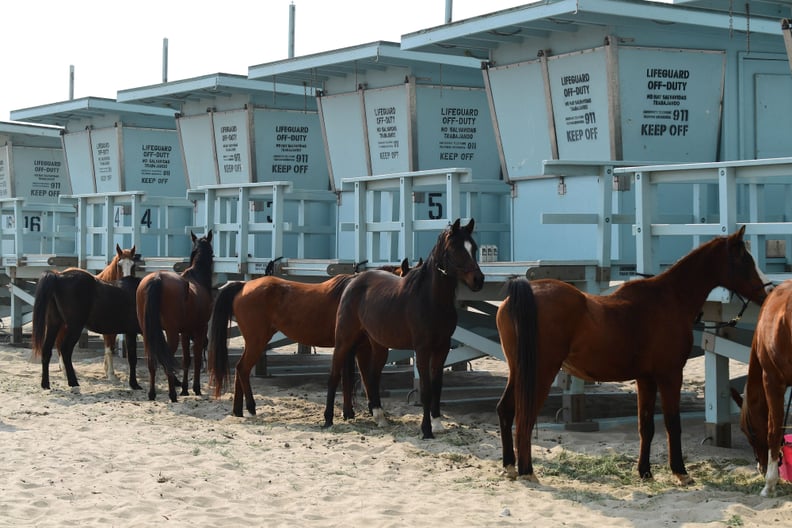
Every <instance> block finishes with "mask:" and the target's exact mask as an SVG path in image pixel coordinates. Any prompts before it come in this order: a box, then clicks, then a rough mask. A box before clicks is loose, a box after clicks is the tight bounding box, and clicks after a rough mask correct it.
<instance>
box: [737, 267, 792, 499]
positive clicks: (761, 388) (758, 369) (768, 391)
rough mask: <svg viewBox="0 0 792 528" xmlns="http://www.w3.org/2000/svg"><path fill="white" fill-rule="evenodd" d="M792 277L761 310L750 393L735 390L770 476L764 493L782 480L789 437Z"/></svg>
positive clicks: (759, 457)
mask: <svg viewBox="0 0 792 528" xmlns="http://www.w3.org/2000/svg"><path fill="white" fill-rule="evenodd" d="M790 315H792V281H790V280H787V281H785V282H783V283H781V284H780V285H778V286H776V287H775V288H774V289H773V291H772V292H770V295H768V296H767V299H765V302H764V304H763V305H762V309H761V310H760V311H759V320H758V321H757V323H756V330H755V331H754V335H753V342H752V343H751V355H750V358H749V360H748V377H747V379H746V382H745V398H742V397H741V396H740V395H739V393H737V391H735V390H734V389H732V396H733V397H734V399H735V401H736V402H737V404H738V405H739V406H740V409H741V410H740V428H741V429H742V431H743V433H745V436H746V437H747V438H748V442H749V443H750V444H751V447H752V448H753V451H754V455H755V456H756V462H757V469H758V470H759V471H760V472H761V473H763V474H764V475H765V486H764V488H763V489H762V491H761V495H762V496H763V497H768V496H772V495H773V494H774V493H775V488H776V484H778V465H779V462H780V460H779V452H780V448H781V443H782V440H783V431H782V426H783V425H784V421H785V420H784V393H785V392H786V388H787V387H788V386H790V385H792V322H791V321H790V319H789V318H790Z"/></svg>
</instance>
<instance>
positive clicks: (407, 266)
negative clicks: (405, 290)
mask: <svg viewBox="0 0 792 528" xmlns="http://www.w3.org/2000/svg"><path fill="white" fill-rule="evenodd" d="M409 271H410V261H409V260H407V259H406V258H405V259H404V260H402V261H401V274H402V277H403V276H405V275H407V272H409Z"/></svg>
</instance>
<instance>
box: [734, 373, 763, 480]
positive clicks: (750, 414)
mask: <svg viewBox="0 0 792 528" xmlns="http://www.w3.org/2000/svg"><path fill="white" fill-rule="evenodd" d="M746 389H747V385H746ZM731 397H732V399H733V400H734V402H735V403H736V404H737V406H738V407H739V408H740V429H741V430H742V432H743V434H745V437H746V438H747V439H748V443H749V444H751V449H753V452H754V456H755V457H756V469H757V470H758V471H759V472H760V473H761V474H762V475H764V474H765V473H767V459H768V445H767V409H764V412H762V409H759V408H758V407H757V406H755V405H753V406H752V405H750V403H749V402H750V400H749V399H748V398H747V394H746V397H745V398H743V397H742V395H741V394H740V393H739V392H737V390H736V389H735V388H734V387H732V388H731ZM760 397H761V398H764V396H763V395H762V396H760ZM752 407H757V408H752Z"/></svg>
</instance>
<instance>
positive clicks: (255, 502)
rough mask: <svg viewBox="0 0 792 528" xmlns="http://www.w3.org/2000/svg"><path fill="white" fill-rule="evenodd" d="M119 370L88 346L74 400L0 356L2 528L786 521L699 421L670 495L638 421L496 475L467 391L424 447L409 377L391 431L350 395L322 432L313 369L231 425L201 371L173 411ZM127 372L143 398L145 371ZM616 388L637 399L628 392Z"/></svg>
mask: <svg viewBox="0 0 792 528" xmlns="http://www.w3.org/2000/svg"><path fill="white" fill-rule="evenodd" d="M232 344H233V343H232ZM239 346H241V344H240V345H239ZM139 349H142V346H141V347H140V348H139ZM232 352H233V350H232ZM328 352H329V351H327V350H320V351H318V354H317V355H316V356H317V357H319V358H320V359H321V357H322V356H321V355H322V354H327V353H328ZM278 354H279V357H280V355H282V354H286V355H289V354H292V355H293V353H292V352H290V351H288V350H287V351H285V352H284V351H283V349H280V350H279V352H278ZM291 359H295V360H297V362H299V359H300V358H291ZM314 359H316V358H314ZM115 367H116V372H117V374H118V375H119V377H120V381H118V382H111V381H108V380H106V379H104V376H103V370H102V357H101V351H99V350H97V349H89V350H85V351H81V352H80V353H78V354H77V357H76V361H75V368H76V371H77V376H78V378H79V380H80V384H81V387H80V391H79V393H74V392H72V391H71V390H69V388H68V386H67V384H66V381H65V378H64V377H63V375H62V373H61V372H60V371H59V367H58V365H57V364H56V363H53V364H52V365H51V367H50V369H51V375H52V386H53V388H52V390H50V391H44V390H42V389H40V387H39V382H40V369H41V367H40V363H39V362H37V361H31V359H30V349H29V348H25V347H14V346H10V345H3V346H0V446H2V457H0V525H2V526H45V525H46V526H107V527H109V526H138V527H139V526H196V525H214V526H290V527H293V526H344V527H346V526H376V527H389V526H393V527H402V526H417V525H419V524H424V525H428V526H449V525H454V526H460V527H461V526H581V527H584V526H585V527H592V526H598V527H604V526H641V527H642V528H643V527H654V526H658V527H659V526H685V527H694V526H792V500H790V498H792V485H790V484H789V483H782V484H781V485H780V486H779V492H778V494H777V496H776V497H774V498H767V499H763V498H761V497H759V490H760V489H761V486H762V479H761V478H760V476H759V475H758V474H757V473H756V470H755V464H754V461H753V454H752V452H751V450H750V449H749V447H748V444H747V442H746V440H745V438H744V437H743V435H742V433H741V432H740V431H739V429H738V428H736V427H735V428H734V429H733V435H732V436H733V443H734V444H735V445H734V447H732V448H730V449H725V448H719V447H713V446H711V445H709V442H708V441H706V440H705V439H704V426H703V417H702V416H703V415H702V413H697V412H692V413H689V414H686V415H685V416H686V418H685V419H684V421H683V438H682V442H683V444H682V445H683V450H684V454H685V457H686V463H687V467H688V471H689V472H690V473H691V475H692V476H693V478H694V479H695V484H693V485H692V486H689V487H686V488H680V487H678V486H676V485H675V484H674V481H673V479H672V476H671V474H670V472H669V470H668V468H667V466H666V462H665V461H666V453H667V449H666V443H665V434H664V429H663V427H662V424H661V422H659V421H658V427H657V434H656V436H655V440H654V442H653V446H652V447H653V451H652V462H653V471H654V475H655V480H654V481H653V482H642V481H641V480H639V479H638V478H637V474H636V472H635V464H636V460H637V452H638V433H637V428H636V425H635V421H634V419H633V420H630V419H627V420H621V421H616V423H615V425H607V426H603V427H602V428H601V430H600V431H599V432H593V433H584V432H569V431H566V430H564V429H563V428H562V427H559V426H558V425H556V424H553V423H549V422H552V420H549V421H546V422H545V423H543V424H542V426H541V427H540V428H539V430H538V433H537V434H538V439H536V438H535V440H534V448H533V449H534V452H533V456H534V464H535V468H536V471H537V475H538V477H539V479H540V481H541V483H540V484H539V485H536V484H530V483H526V482H523V481H511V480H507V479H506V478H504V477H503V476H502V474H501V462H500V456H501V449H500V436H499V431H498V425H497V415H496V413H495V404H496V402H495V400H493V399H491V398H490V399H486V400H484V401H473V399H474V398H473V397H474V396H475V393H473V392H471V393H470V394H467V393H465V392H464V391H453V390H449V391H448V392H447V393H445V394H448V395H449V398H452V397H453V396H457V395H458V394H454V393H459V394H462V396H463V397H462V398H458V400H461V401H457V402H449V403H446V404H444V406H443V414H444V423H445V425H446V428H447V431H446V432H445V433H443V434H441V435H438V437H437V438H436V439H434V440H421V439H420V433H419V424H420V408H419V407H417V406H416V405H415V402H414V401H411V399H410V398H409V397H408V396H409V389H410V388H411V387H410V383H411V379H410V376H411V374H410V373H409V372H406V373H395V374H389V375H386V385H390V386H391V387H393V388H392V390H389V392H388V393H387V394H386V396H385V398H384V400H383V404H384V407H385V411H386V413H387V416H388V418H389V421H390V425H389V426H388V427H387V428H382V429H381V428H378V427H377V426H376V425H375V423H374V422H373V420H372V419H371V418H370V417H369V416H368V415H367V413H366V412H364V409H365V398H364V397H362V396H360V397H359V398H358V401H357V405H356V409H357V414H358V416H357V418H356V419H355V420H353V421H349V422H345V421H343V420H342V419H341V417H340V406H337V412H336V424H335V425H334V426H333V427H332V428H331V429H329V430H324V429H322V428H321V427H320V424H321V423H322V413H323V410H324V399H325V392H326V391H325V384H326V377H325V376H323V375H321V373H320V374H318V375H306V376H274V377H266V378H265V377H257V378H254V380H253V389H254V393H255V395H256V403H257V405H258V414H257V415H256V416H248V415H246V416H245V417H243V418H236V417H233V416H231V414H230V410H231V395H230V394H225V395H224V396H223V397H222V398H220V399H217V400H216V399H213V398H211V397H210V396H208V394H209V390H208V387H207V381H206V378H205V377H204V379H203V380H202V381H203V387H204V391H203V392H204V396H193V395H190V396H186V397H180V398H179V401H178V402H176V403H171V402H170V401H167V395H166V392H165V380H164V378H163V376H162V375H161V374H160V375H159V376H158V398H157V401H154V402H150V401H148V399H147V397H146V393H145V391H132V390H130V389H128V388H127V386H126V380H127V376H128V368H127V366H126V361H125V360H124V359H120V358H116V361H115ZM138 378H139V380H140V382H141V384H142V385H143V386H144V387H145V388H147V387H148V376H147V371H146V369H145V362H144V361H141V362H140V364H139V366H138ZM446 379H447V385H448V384H455V383H460V384H462V385H464V384H465V383H468V382H469V383H474V384H475V383H478V384H481V383H482V382H484V383H485V384H487V385H489V386H500V387H502V386H503V385H504V384H505V365H504V364H503V363H501V362H499V361H497V360H494V359H491V358H484V359H479V360H476V361H474V362H472V363H471V366H470V369H469V370H468V371H466V372H449V373H448V374H447V376H446ZM685 379H686V386H685V391H686V392H687V393H689V395H690V398H692V399H693V400H694V401H693V405H694V407H695V405H696V400H699V401H698V404H699V405H700V408H701V409H702V410H703V392H702V387H703V360H702V358H696V359H693V360H691V361H690V362H689V363H688V367H687V368H686V371H685ZM471 380H472V381H471ZM400 388H403V389H404V390H400ZM609 390H611V389H609ZM619 390H622V391H624V392H626V393H630V390H631V389H630V384H629V383H628V384H623V385H622V386H621V387H620V388H619ZM445 394H444V395H445ZM690 398H689V399H690ZM413 399H414V398H413Z"/></svg>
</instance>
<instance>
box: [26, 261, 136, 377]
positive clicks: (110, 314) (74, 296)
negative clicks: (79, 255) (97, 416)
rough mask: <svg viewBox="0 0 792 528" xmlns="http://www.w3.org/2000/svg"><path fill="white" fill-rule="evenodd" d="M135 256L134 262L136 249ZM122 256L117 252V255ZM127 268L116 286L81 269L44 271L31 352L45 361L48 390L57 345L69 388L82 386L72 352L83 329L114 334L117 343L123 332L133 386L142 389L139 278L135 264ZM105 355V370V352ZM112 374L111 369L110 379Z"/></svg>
mask: <svg viewBox="0 0 792 528" xmlns="http://www.w3.org/2000/svg"><path fill="white" fill-rule="evenodd" d="M125 251H127V250H125ZM132 253H133V257H132V258H134V249H133V250H132ZM121 254H122V252H121V251H120V250H119V256H120V255H121ZM116 259H118V256H117V257H116ZM116 259H114V261H113V262H111V264H110V265H109V266H108V268H110V267H111V266H114V265H117V263H116V264H114V263H115V262H116ZM117 267H119V268H120V267H121V266H117ZM124 269H125V270H127V271H126V273H130V275H127V276H125V277H120V278H117V279H115V280H113V281H112V282H109V281H104V280H101V279H99V278H97V276H94V275H92V274H91V273H89V272H88V271H85V270H83V269H79V268H70V269H67V270H65V271H63V272H56V271H45V272H44V273H43V274H42V275H41V278H40V279H39V281H38V284H37V286H36V295H35V301H34V303H33V337H32V341H33V353H34V354H35V355H36V356H37V357H38V356H40V357H41V388H42V389H49V388H50V380H49V364H50V360H51V359H52V348H53V346H54V345H56V344H57V346H58V352H59V354H60V358H61V363H62V365H63V369H64V371H65V373H66V379H67V381H68V383H69V387H72V388H73V389H76V388H77V387H79V385H80V384H79V383H78V382H77V375H76V374H75V372H74V366H73V365H72V353H73V352H74V347H75V345H76V344H77V341H78V340H79V339H80V335H81V334H82V332H83V329H88V330H90V331H91V332H96V333H99V334H103V335H106V336H113V339H115V335H116V334H123V335H124V336H125V340H124V342H125V344H126V352H127V360H128V362H129V386H130V387H131V388H133V389H141V388H142V387H141V386H140V385H139V384H138V382H137V375H136V372H135V369H136V367H137V347H136V339H137V334H139V333H140V327H139V325H138V321H137V312H136V311H135V291H136V289H137V285H138V283H139V282H140V279H139V278H137V277H135V276H134V275H133V274H134V266H132V267H129V268H128V267H124ZM106 346H107V344H106ZM105 354H106V356H105V366H106V367H107V351H106V352H105ZM111 354H112V352H111ZM111 365H112V364H111ZM111 374H112V367H110V372H109V373H108V377H110V376H111Z"/></svg>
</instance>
